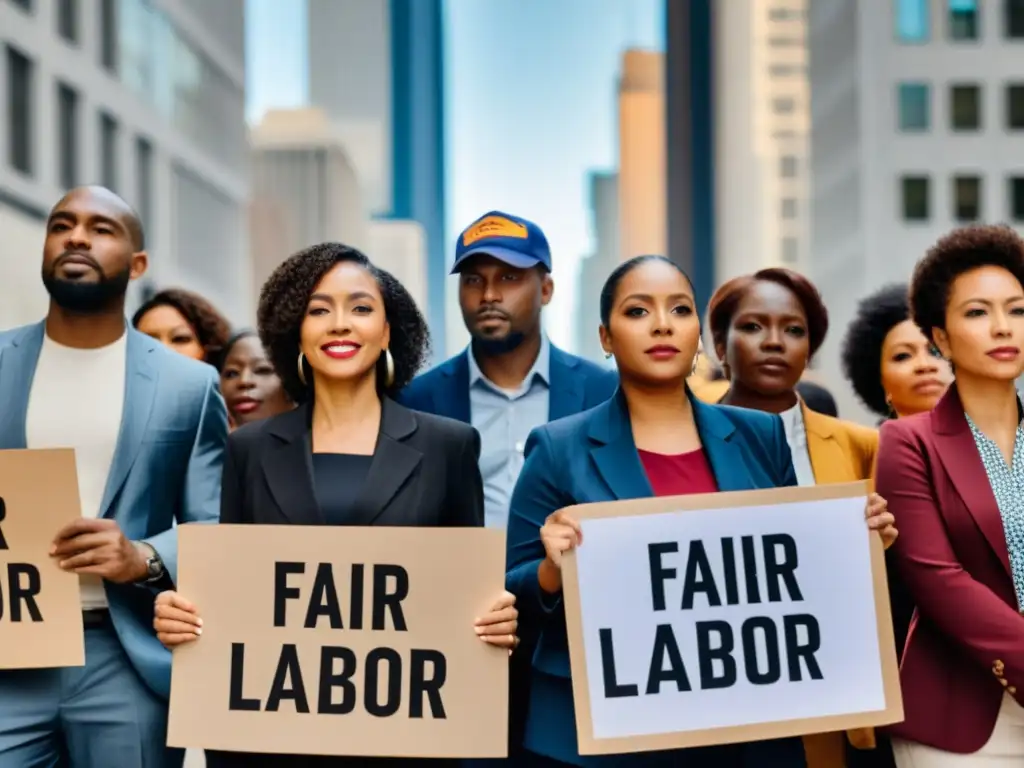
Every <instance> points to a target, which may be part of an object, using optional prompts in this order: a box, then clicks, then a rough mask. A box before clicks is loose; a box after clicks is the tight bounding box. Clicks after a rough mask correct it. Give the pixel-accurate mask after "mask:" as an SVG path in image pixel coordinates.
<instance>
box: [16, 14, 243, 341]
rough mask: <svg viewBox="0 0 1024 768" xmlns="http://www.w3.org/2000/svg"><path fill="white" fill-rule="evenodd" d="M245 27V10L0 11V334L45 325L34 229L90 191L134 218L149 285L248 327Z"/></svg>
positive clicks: (38, 238)
mask: <svg viewBox="0 0 1024 768" xmlns="http://www.w3.org/2000/svg"><path fill="white" fill-rule="evenodd" d="M244 27H245V4H244V0H218V2H215V3H211V2H207V1H206V0H162V2H160V3H153V2H149V1H148V0H60V2H55V1H53V0H0V48H2V51H0V99H2V101H0V104H2V105H3V106H2V108H0V148H2V150H3V155H2V157H0V232H2V233H3V247H2V250H0V262H2V270H3V275H4V281H3V287H2V293H3V300H2V301H0V327H7V326H10V325H14V324H17V323H22V322H26V321H29V320H32V319H35V318H38V317H40V316H41V315H42V313H43V312H44V311H45V308H46V295H45V292H44V291H43V288H42V285H41V284H40V281H39V262H38V261H37V259H38V258H40V253H41V249H42V241H43V233H44V222H45V220H46V215H47V213H48V211H49V209H50V207H51V206H52V205H53V204H54V203H55V202H56V201H57V200H58V199H59V198H60V196H61V195H62V194H63V193H64V191H65V190H67V189H68V188H70V187H74V186H76V185H80V184H88V183H97V184H103V185H105V186H107V187H110V188H112V189H114V190H115V191H117V192H118V193H119V194H121V195H122V196H123V197H125V198H126V199H127V200H128V202H129V203H131V204H132V205H134V206H135V208H136V209H137V210H138V212H139V215H140V217H141V218H142V220H143V224H144V225H145V228H146V234H147V250H148V251H149V253H150V256H151V268H150V273H149V276H148V282H149V283H150V284H151V285H156V286H158V287H162V286H164V285H169V284H175V285H182V286H185V287H188V288H192V289H194V290H198V291H200V292H201V293H203V294H205V295H206V296H208V297H209V298H210V299H211V300H212V301H214V302H215V303H216V304H217V305H218V306H220V307H221V308H222V309H223V310H224V311H226V312H227V313H228V314H229V315H230V316H231V317H233V318H236V319H238V320H243V319H245V318H247V317H248V316H249V314H250V312H251V309H252V296H251V291H250V280H249V271H248V246H247V243H246V227H245V221H246V215H245V212H246V202H245V201H246V198H247V196H248V189H247V183H248V180H247V169H246V162H247V151H246V135H245V34H244ZM138 295H139V292H138V291H137V290H136V291H134V292H133V298H135V299H137V297H138Z"/></svg>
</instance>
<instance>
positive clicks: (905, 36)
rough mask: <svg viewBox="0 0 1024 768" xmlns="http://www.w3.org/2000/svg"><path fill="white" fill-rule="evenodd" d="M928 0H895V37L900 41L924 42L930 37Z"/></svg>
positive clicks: (930, 22) (930, 23)
mask: <svg viewBox="0 0 1024 768" xmlns="http://www.w3.org/2000/svg"><path fill="white" fill-rule="evenodd" d="M928 2H929V0H895V3H894V8H895V11H896V19H895V22H896V39H897V40H899V41H900V42H901V43H926V42H928V40H929V39H931V25H932V21H931V15H930V14H929V12H928Z"/></svg>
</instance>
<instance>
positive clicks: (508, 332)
mask: <svg viewBox="0 0 1024 768" xmlns="http://www.w3.org/2000/svg"><path fill="white" fill-rule="evenodd" d="M452 274H457V275H458V276H459V304H460V306H461V308H462V317H463V320H464V321H465V323H466V328H467V329H468V330H469V333H470V336H471V337H472V341H471V342H470V346H469V348H468V349H465V350H463V351H462V352H460V353H459V354H457V355H455V357H452V358H450V359H449V360H446V361H445V362H443V363H441V364H440V365H438V366H437V367H435V368H433V369H431V370H430V371H427V372H426V373H424V374H423V375H421V376H418V377H416V379H415V380H414V381H413V382H412V383H411V384H410V385H409V386H408V387H407V388H406V389H405V391H404V392H402V395H401V397H400V400H401V401H402V402H403V403H404V404H405V405H406V406H408V407H409V408H413V409H415V410H419V411H426V412H428V413H435V414H439V415H441V416H447V417H449V418H453V419H457V420H459V421H463V422H466V423H468V424H472V425H473V426H474V427H476V429H477V431H479V432H480V438H481V450H480V472H481V474H482V475H483V480H484V495H485V500H484V514H485V519H486V524H487V526H488V527H492V528H505V527H506V525H507V523H508V510H509V501H510V499H511V497H512V489H513V487H514V486H515V483H516V479H517V478H518V477H519V471H520V470H521V469H522V465H523V448H524V447H525V445H526V438H527V437H528V436H529V434H530V431H531V430H532V429H534V428H535V427H539V426H542V425H544V424H546V423H547V422H549V421H554V420H556V419H561V418H564V417H565V416H571V415H572V414H574V413H579V412H581V411H585V410H587V409H588V408H593V407H594V406H596V405H600V404H601V403H603V402H604V401H606V400H608V399H609V398H610V397H611V396H612V395H613V394H614V392H615V388H616V386H618V376H617V375H616V374H615V372H613V371H609V370H607V369H604V368H601V367H600V366H597V365H595V364H593V363H591V362H588V361H586V360H584V359H582V358H579V357H576V356H574V355H570V354H568V353H567V352H563V351H562V350H560V349H558V348H557V347H555V346H554V345H553V344H551V342H550V341H548V338H547V336H546V335H545V334H544V332H543V329H542V327H541V310H542V309H543V308H544V307H545V306H546V305H547V304H548V303H549V302H550V301H551V295H552V293H553V292H554V287H555V284H554V281H553V280H552V279H551V250H550V248H549V247H548V241H547V238H546V237H545V236H544V232H543V231H541V228H540V227H538V226H537V225H536V224H534V223H533V222H531V221H527V220H526V219H521V218H519V217H517V216H511V215H509V214H507V213H502V212H500V211H491V212H490V213H488V214H485V215H484V216H482V217H481V218H479V219H477V220H476V221H475V222H473V223H472V224H471V225H470V226H469V227H468V228H467V229H466V230H465V231H464V232H463V233H462V234H461V235H459V240H458V243H457V244H456V246H455V263H454V265H453V266H452ZM532 640H533V639H532V638H526V637H524V638H522V643H521V645H520V648H519V649H518V650H517V652H516V653H515V654H513V664H512V670H511V689H512V690H511V702H510V710H511V718H512V722H511V724H510V740H511V742H512V750H511V751H512V753H513V754H514V753H515V752H516V751H518V746H519V743H520V742H521V737H522V730H521V729H522V722H523V716H524V714H525V703H526V698H525V696H526V695H528V691H526V690H525V689H524V687H525V684H526V682H527V681H528V680H529V663H530V655H531V651H532V645H533V643H532ZM517 668H518V669H517Z"/></svg>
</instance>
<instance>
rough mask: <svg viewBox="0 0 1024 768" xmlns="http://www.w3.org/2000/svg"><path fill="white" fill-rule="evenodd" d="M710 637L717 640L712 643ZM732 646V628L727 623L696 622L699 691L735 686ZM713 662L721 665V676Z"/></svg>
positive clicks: (734, 663) (734, 662)
mask: <svg viewBox="0 0 1024 768" xmlns="http://www.w3.org/2000/svg"><path fill="white" fill-rule="evenodd" d="M712 636H714V637H715V638H717V639H714V641H713V639H712ZM734 646H735V642H734V641H733V636H732V626H731V625H730V624H729V622H727V621H698V622H697V658H698V660H699V662H700V687H701V690H705V691H708V690H713V689H715V688H731V687H732V686H734V685H736V661H735V660H734V659H733V657H732V650H733V647H734ZM715 662H719V663H720V664H721V668H720V672H721V674H718V671H719V670H718V668H717V667H716V665H715Z"/></svg>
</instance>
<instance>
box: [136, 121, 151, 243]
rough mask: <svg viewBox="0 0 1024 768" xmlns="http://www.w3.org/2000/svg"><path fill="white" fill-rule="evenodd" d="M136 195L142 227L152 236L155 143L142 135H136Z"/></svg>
mask: <svg viewBox="0 0 1024 768" xmlns="http://www.w3.org/2000/svg"><path fill="white" fill-rule="evenodd" d="M135 197H136V199H137V201H138V202H137V204H136V208H137V210H138V212H139V219H140V220H141V221H142V229H143V231H144V232H145V233H146V235H147V236H149V237H152V230H153V145H152V144H150V143H149V141H148V140H146V139H144V138H143V137H142V136H136V137H135Z"/></svg>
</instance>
